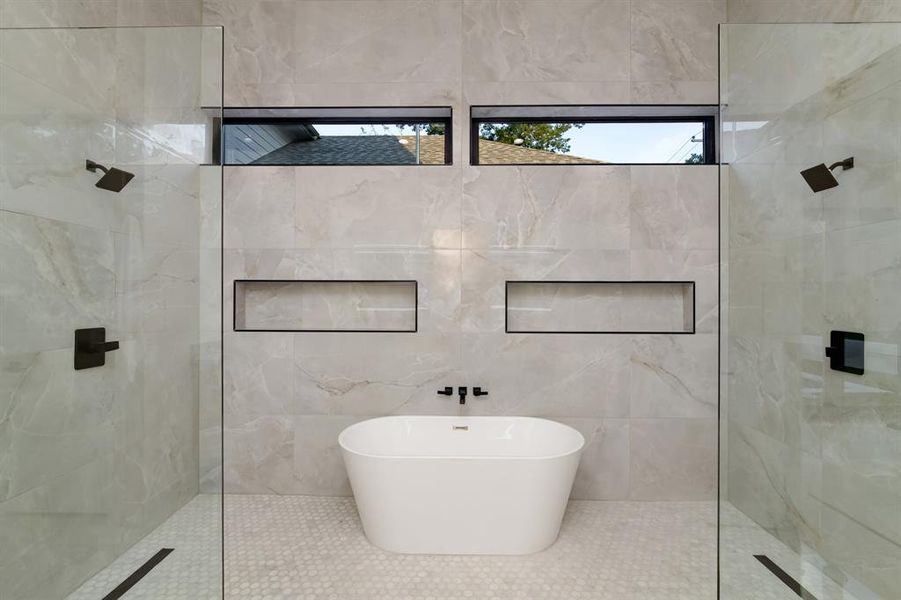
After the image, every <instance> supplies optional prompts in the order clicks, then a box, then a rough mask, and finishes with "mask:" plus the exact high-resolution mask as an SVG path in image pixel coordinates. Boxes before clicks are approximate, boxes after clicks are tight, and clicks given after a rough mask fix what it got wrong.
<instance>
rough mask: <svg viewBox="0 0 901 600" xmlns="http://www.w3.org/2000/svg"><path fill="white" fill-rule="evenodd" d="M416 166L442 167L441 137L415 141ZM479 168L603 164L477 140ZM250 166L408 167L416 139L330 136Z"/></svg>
mask: <svg viewBox="0 0 901 600" xmlns="http://www.w3.org/2000/svg"><path fill="white" fill-rule="evenodd" d="M419 140H420V141H419V144H420V146H419V156H420V162H421V163H422V164H425V165H443V164H444V162H445V161H444V136H443V135H425V136H421V137H420V138H419ZM479 163H480V164H603V161H599V160H591V159H588V158H581V157H578V156H569V155H566V154H555V153H553V152H548V151H546V150H535V149H533V148H524V147H522V146H514V145H512V144H504V143H502V142H493V141H491V140H479ZM251 164H254V165H412V164H416V136H412V135H403V136H393V135H334V136H323V137H320V138H317V139H314V140H306V141H298V142H292V143H290V144H287V145H286V146H283V147H281V148H279V149H278V150H275V151H273V152H270V153H269V154H266V155H265V156H262V157H260V158H258V159H257V160H255V161H253V163H251Z"/></svg>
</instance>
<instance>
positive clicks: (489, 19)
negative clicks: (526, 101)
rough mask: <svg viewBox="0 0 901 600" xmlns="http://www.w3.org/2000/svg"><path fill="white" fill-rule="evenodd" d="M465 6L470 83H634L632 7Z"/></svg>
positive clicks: (613, 0) (471, 0)
mask: <svg viewBox="0 0 901 600" xmlns="http://www.w3.org/2000/svg"><path fill="white" fill-rule="evenodd" d="M560 8H561V7H560V4H559V3H557V2H549V1H546V0H541V1H537V2H525V1H521V0H517V1H512V2H502V1H497V0H492V1H479V0H466V1H465V2H464V3H463V78H464V79H465V80H466V81H628V79H629V18H630V15H629V3H628V2H625V1H622V0H600V1H582V0H574V1H572V2H567V4H566V9H565V10H560Z"/></svg>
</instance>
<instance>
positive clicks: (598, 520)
mask: <svg viewBox="0 0 901 600" xmlns="http://www.w3.org/2000/svg"><path fill="white" fill-rule="evenodd" d="M715 510H716V505H715V504H714V503H713V502H585V501H574V502H571V503H570V505H569V509H568V510H567V513H566V518H565V520H564V522H563V528H562V530H561V532H560V538H559V539H558V540H557V543H555V544H554V545H553V546H551V547H550V548H549V549H548V550H546V551H544V552H540V553H538V554H532V555H528V556H426V555H404V554H393V553H391V552H385V551H383V550H380V549H378V548H376V547H374V546H372V545H371V544H370V543H369V542H368V541H367V540H366V538H365V536H364V535H363V531H362V528H361V526H360V521H359V518H358V517H357V512H356V508H355V506H354V503H353V500H352V499H351V498H320V497H309V496H226V499H225V514H226V524H225V527H226V592H227V593H226V597H227V598H228V599H229V600H237V599H241V600H245V599H250V600H257V599H260V600H262V599H265V600H288V599H290V600H305V599H309V600H314V599H315V600H331V599H335V600H380V599H385V600H388V599H390V600H450V599H479V600H481V599H490V600H514V599H515V600H526V599H528V600H558V599H559V600H564V599H565V600H579V599H586V600H588V599H591V600H605V599H617V600H656V599H660V600H662V599H664V598H665V599H667V600H681V599H684V600H707V599H709V600H713V599H714V598H715V597H716V513H715ZM721 528H722V545H721V548H720V553H721V559H722V564H723V569H722V572H721V581H722V585H723V594H722V598H723V600H797V599H798V596H797V595H796V594H795V593H794V592H792V591H791V590H790V589H788V588H787V587H786V586H785V584H783V583H782V582H781V581H779V579H777V578H776V577H775V576H774V575H773V574H772V573H770V572H769V571H768V570H767V569H766V568H764V567H763V565H761V564H760V563H759V562H758V561H757V560H756V559H754V555H755V554H765V555H767V556H769V557H770V558H771V559H772V560H774V561H775V562H776V563H777V564H778V565H779V566H780V567H781V568H782V569H784V570H785V571H786V572H787V573H788V574H789V575H791V576H792V577H794V578H795V579H796V580H797V581H799V582H801V583H802V585H804V587H805V588H807V590H809V591H810V592H811V593H813V594H814V595H815V596H816V597H817V599H818V600H864V598H865V597H867V596H858V597H855V596H854V595H853V594H852V593H850V592H849V591H847V590H843V589H842V588H841V586H839V585H838V584H836V583H835V582H834V581H833V580H831V579H829V578H828V577H825V576H823V574H822V572H821V571H820V570H819V569H818V568H816V567H815V566H814V565H812V564H810V563H809V562H805V561H802V560H801V559H800V557H799V556H798V554H797V553H795V552H794V551H792V550H791V549H790V548H788V547H787V546H785V545H784V544H782V543H781V542H780V541H779V540H777V539H776V538H774V537H773V536H772V535H770V534H769V533H768V532H766V531H765V530H763V529H762V528H760V527H759V526H758V525H757V524H755V523H754V522H753V521H751V520H750V519H749V518H748V517H747V516H745V515H744V514H743V513H741V512H739V511H738V510H737V509H735V508H734V507H733V506H732V505H730V504H725V503H724V504H723V505H722V514H721ZM220 532H221V529H220V497H219V496H213V495H201V496H197V497H196V498H194V499H193V500H191V501H190V502H189V503H188V504H186V505H185V506H184V507H183V508H182V509H181V510H179V511H178V512H177V513H175V514H174V515H173V516H172V517H171V518H169V519H168V520H167V521H166V522H164V523H163V524H162V525H160V526H159V527H158V528H157V529H156V530H154V531H153V532H152V533H151V534H150V535H148V536H147V537H145V538H144V539H143V540H141V541H140V542H138V543H137V544H136V545H135V546H133V547H132V548H131V549H129V550H128V551H127V552H126V553H125V554H123V555H122V556H121V557H119V559H118V560H116V561H115V562H113V564H111V565H110V566H109V567H107V568H106V569H104V570H103V571H101V572H100V573H98V574H97V575H96V576H94V577H93V578H91V579H90V580H88V581H87V582H85V583H84V584H83V585H82V586H81V587H80V588H79V589H78V590H77V591H76V592H74V593H73V594H71V595H70V596H69V600H97V599H98V598H102V597H104V596H105V595H106V594H107V593H109V592H110V591H111V590H112V589H114V588H115V587H116V586H117V585H119V584H120V583H121V582H122V581H123V580H124V579H125V578H126V577H128V576H129V575H130V574H131V573H132V572H134V571H135V569H137V568H138V567H140V566H141V565H142V564H144V562H145V561H147V559H149V558H150V557H151V556H153V555H154V554H155V553H156V552H158V551H159V550H160V548H174V551H173V552H172V553H171V554H169V555H168V556H167V557H166V558H165V559H164V560H163V561H162V562H161V563H159V564H158V565H157V566H156V567H155V568H154V569H153V570H151V571H150V573H148V574H147V575H146V576H145V577H144V578H143V579H142V580H141V581H140V582H138V583H137V584H136V585H135V586H134V587H133V588H131V590H130V591H129V592H128V593H127V594H126V595H125V596H124V597H125V598H127V599H129V600H132V599H148V600H150V599H153V600H216V599H218V598H219V586H220V577H221V573H220V568H219V565H220V560H221V553H220V545H219V544H220V539H221V538H220Z"/></svg>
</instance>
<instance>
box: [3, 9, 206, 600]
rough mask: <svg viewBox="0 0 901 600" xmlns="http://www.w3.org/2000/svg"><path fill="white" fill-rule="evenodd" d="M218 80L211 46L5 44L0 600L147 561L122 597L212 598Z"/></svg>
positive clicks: (138, 38) (80, 41)
mask: <svg viewBox="0 0 901 600" xmlns="http://www.w3.org/2000/svg"><path fill="white" fill-rule="evenodd" d="M221 64H222V31H221V29H220V28H208V27H161V28H91V29H7V30H0V598H2V599H3V600H25V599H41V600H51V599H57V598H67V597H69V598H91V599H96V598H101V597H104V596H106V594H108V593H110V592H111V591H112V590H113V589H114V588H116V587H117V586H118V585H119V584H120V583H122V581H123V580H125V579H126V578H127V577H128V576H129V575H130V574H131V573H132V572H133V571H135V570H136V569H137V568H138V567H140V566H141V565H142V564H144V563H145V562H146V561H147V560H148V559H150V558H151V557H152V556H153V555H154V554H156V553H157V552H159V551H160V550H161V549H162V548H172V549H173V552H172V553H171V554H169V555H167V556H166V557H165V558H164V560H163V561H162V562H160V563H159V564H158V565H157V566H156V567H155V568H154V569H153V571H152V572H151V575H152V576H148V577H147V578H146V579H145V580H142V581H141V582H139V583H138V584H137V585H136V586H135V587H134V588H133V589H132V590H131V591H130V592H128V593H127V594H126V596H125V597H129V596H130V595H132V594H134V595H135V596H141V597H153V598H160V599H164V598H167V597H169V595H168V594H170V593H172V592H175V591H178V592H179V593H182V594H184V593H185V592H186V591H187V593H188V596H187V597H192V598H219V597H221V590H220V586H221V583H220V582H221V564H220V562H221V560H220V555H221V550H220V540H221V514H220V513H221V481H220V478H221V455H220V448H221V443H220V438H221V384H220V382H221V327H220V312H221V267H220V261H221V241H220V230H221V183H220V182H221V172H220V171H221V167H219V166H218V160H216V159H215V157H214V154H213V149H214V133H215V127H216V126H217V124H218V119H219V118H221V103H222V101H221V98H222V91H221V85H222V83H221V72H222V69H221ZM87 161H93V162H94V163H97V164H98V165H99V166H96V167H93V170H89V169H88V168H86V167H88V166H90V164H89V163H88V162H87ZM101 179H102V183H101V186H102V187H100V186H98V185H97V184H98V182H101ZM98 328H104V329H105V331H102V332H101V331H99V329H98ZM85 329H94V330H95V331H92V332H90V333H88V334H85V335H86V337H85V338H84V341H82V340H81V339H80V338H79V337H77V336H76V333H75V332H76V330H85ZM100 336H105V340H106V341H115V342H118V347H117V348H113V347H112V346H107V347H106V348H105V349H104V347H103V346H102V345H101V344H100V343H99V340H101V339H104V338H103V337H100ZM76 347H77V352H76ZM104 350H106V351H104ZM100 362H103V363H104V364H102V366H93V367H92V368H83V369H81V368H77V367H80V366H84V365H85V364H97V363H100ZM176 520H177V521H176ZM173 523H177V526H175V525H173ZM142 586H143V587H142ZM147 586H157V587H147ZM181 597H186V596H181Z"/></svg>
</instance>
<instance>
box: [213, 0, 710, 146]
mask: <svg viewBox="0 0 901 600" xmlns="http://www.w3.org/2000/svg"><path fill="white" fill-rule="evenodd" d="M203 5H204V6H203V10H204V12H203V21H204V24H207V25H224V26H225V32H226V33H225V35H226V73H227V77H226V80H227V81H228V82H229V83H228V88H227V89H226V98H227V103H228V104H230V105H237V104H245V105H251V106H276V105H282V106H298V105H309V106H328V105H342V106H349V105H360V106H379V105H389V104H401V105H415V104H417V102H418V103H422V102H425V103H427V104H453V105H454V107H455V109H457V110H458V111H460V112H459V113H458V114H464V113H465V106H466V105H468V104H480V103H481V104H504V103H509V104H536V103H583V104H586V103H613V104H626V103H629V102H638V103H664V104H669V103H704V104H712V103H715V102H716V98H717V86H716V73H715V70H716V59H717V54H716V37H717V31H716V28H717V24H718V23H720V22H724V21H725V19H726V0H641V1H640V2H639V1H636V2H630V1H629V0H568V1H567V2H566V4H565V7H566V9H565V10H560V3H558V2H553V1H551V0H541V1H536V0H517V1H495V0H491V1H489V0H484V1H483V0H465V1H460V0H429V1H428V2H408V1H406V0H392V1H390V2H380V3H379V8H378V10H376V9H375V8H374V6H375V5H374V3H372V2H366V1H356V0H348V1H340V2H322V1H308V2H302V3H295V2H291V1H288V0H206V1H205V2H204V3H203ZM351 29H352V30H353V31H354V35H352V36H347V35H346V32H347V31H349V30H351ZM461 81H462V82H464V88H465V89H464V91H463V95H465V97H466V99H467V100H466V103H465V104H464V103H463V102H462V101H461V90H460V83H461ZM472 84H476V85H472ZM416 99H419V100H416ZM424 99H427V100H424ZM460 133H462V130H461V131H455V136H458V137H457V139H462V138H461V137H459V135H460ZM462 154H463V157H464V158H465V157H466V154H467V150H466V149H465V148H464V149H463V153H462ZM458 158H459V156H455V160H457V159H458Z"/></svg>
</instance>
